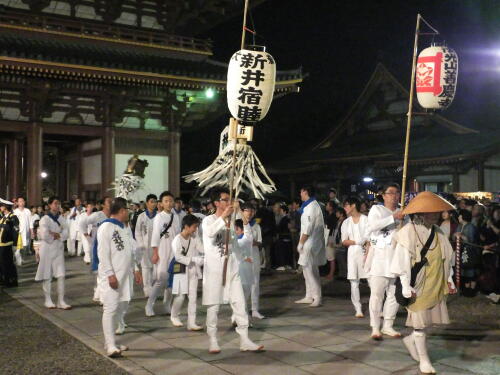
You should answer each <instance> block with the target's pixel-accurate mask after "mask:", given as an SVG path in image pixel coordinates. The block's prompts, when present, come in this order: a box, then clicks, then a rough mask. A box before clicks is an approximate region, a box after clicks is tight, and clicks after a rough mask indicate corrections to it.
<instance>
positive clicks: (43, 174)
mask: <svg viewBox="0 0 500 375" xmlns="http://www.w3.org/2000/svg"><path fill="white" fill-rule="evenodd" d="M47 176H48V174H47V172H42V173H40V177H41V178H47Z"/></svg>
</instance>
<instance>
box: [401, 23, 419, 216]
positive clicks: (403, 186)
mask: <svg viewBox="0 0 500 375" xmlns="http://www.w3.org/2000/svg"><path fill="white" fill-rule="evenodd" d="M421 18H422V16H420V14H417V27H416V28H415V42H414V44H413V61H412V66H411V80H410V82H411V84H410V101H409V103H408V114H407V116H408V120H407V123H406V141H405V155H404V161H403V181H402V182H401V210H402V209H403V208H404V206H405V194H406V174H407V172H408V153H409V151H410V132H411V119H412V113H413V95H414V91H415V71H416V68H417V49H418V34H419V31H420V19H421Z"/></svg>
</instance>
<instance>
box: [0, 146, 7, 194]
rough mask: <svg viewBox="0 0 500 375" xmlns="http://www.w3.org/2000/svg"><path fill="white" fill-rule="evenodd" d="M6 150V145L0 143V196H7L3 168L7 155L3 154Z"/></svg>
mask: <svg viewBox="0 0 500 375" xmlns="http://www.w3.org/2000/svg"><path fill="white" fill-rule="evenodd" d="M6 151H7V145H6V144H3V143H0V197H1V198H4V199H6V198H7V175H6V172H7V169H6V168H5V163H6V162H7V157H6V155H5V153H6Z"/></svg>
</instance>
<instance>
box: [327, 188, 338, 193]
mask: <svg viewBox="0 0 500 375" xmlns="http://www.w3.org/2000/svg"><path fill="white" fill-rule="evenodd" d="M329 192H330V193H335V194H337V189H335V188H330V191H329Z"/></svg>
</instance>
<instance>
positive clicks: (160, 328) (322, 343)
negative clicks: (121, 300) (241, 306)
mask: <svg viewBox="0 0 500 375" xmlns="http://www.w3.org/2000/svg"><path fill="white" fill-rule="evenodd" d="M66 265H67V273H68V275H67V287H66V289H67V291H66V295H67V299H66V301H67V302H68V303H70V304H71V305H73V310H70V311H61V310H47V309H45V308H44V307H43V298H42V291H41V284H39V283H35V282H34V274H35V271H36V264H35V263H34V262H33V261H32V260H31V263H28V264H27V265H25V266H23V267H22V268H21V269H20V287H19V288H16V289H10V290H7V292H8V293H9V294H10V295H11V296H12V297H14V298H16V299H17V300H19V301H20V302H22V303H23V304H25V305H26V306H27V307H29V308H31V309H32V310H33V311H35V312H37V313H38V314H40V315H41V316H42V317H44V318H46V319H47V320H49V321H50V322H52V323H54V324H55V325H56V326H58V327H60V328H62V329H63V330H64V331H66V332H67V333H69V334H70V335H72V336H74V337H75V338H77V339H78V340H80V341H81V342H82V343H83V344H85V345H87V346H88V347H90V348H92V349H93V350H95V351H96V352H98V353H100V354H103V336H102V328H101V310H102V308H101V307H100V306H99V305H97V304H95V303H93V302H92V300H91V296H92V287H93V283H94V277H93V276H92V275H91V273H90V272H89V270H88V266H86V265H85V264H84V263H83V262H82V260H81V258H67V263H66ZM54 284H55V283H54ZM54 287H55V285H54ZM261 289H262V294H263V295H262V298H261V306H262V309H261V313H263V314H264V315H266V316H268V317H269V318H268V319H264V320H261V321H254V322H253V325H254V327H253V328H252V329H250V337H251V338H252V339H253V340H254V341H256V342H259V343H262V344H263V345H265V349H266V351H265V352H264V353H260V354H256V353H241V352H240V351H239V349H238V348H239V340H238V337H237V334H236V333H235V332H234V330H233V329H232V328H231V327H230V321H229V320H230V319H229V317H230V309H229V307H224V308H222V309H221V313H220V316H219V322H220V330H219V343H220V345H221V348H222V353H220V354H218V355H210V354H208V352H207V347H208V338H207V336H206V333H204V332H201V333H200V332H188V331H186V330H185V329H183V328H174V327H172V324H171V323H170V320H169V319H168V317H167V316H165V315H160V314H158V311H157V316H155V317H152V318H147V317H145V316H144V304H145V298H144V297H143V295H142V291H140V290H137V292H136V297H135V298H134V299H133V301H132V302H131V304H130V308H129V312H128V314H127V316H126V321H127V324H128V329H127V330H126V333H125V334H124V335H123V336H119V337H118V341H119V342H120V343H123V344H126V345H128V346H129V347H130V351H128V352H125V353H124V358H121V359H116V360H111V359H109V360H110V361H113V362H114V363H115V364H116V365H118V366H120V367H121V368H122V369H124V370H126V371H128V372H129V373H130V374H134V375H143V374H168V375H176V374H203V375H212V374H213V375H218V374H238V375H245V374H252V375H260V374H262V375H285V374H286V375H295V374H317V375H321V374H329V375H330V374H342V375H384V374H396V375H407V374H418V373H419V371H418V367H417V365H416V363H415V362H414V361H413V360H412V359H411V358H410V356H409V355H408V354H407V352H406V350H405V348H404V346H403V343H402V342H401V340H400V339H385V340H384V341H382V342H374V341H372V340H370V338H369V334H370V328H369V320H368V318H364V319H355V318H354V316H353V309H352V306H351V302H350V298H349V294H348V293H349V285H348V283H347V282H345V281H334V282H333V283H328V284H327V285H324V293H325V298H324V305H323V307H321V308H317V309H311V308H309V307H307V306H298V305H296V304H294V303H293V301H294V300H295V299H298V298H301V297H303V293H304V291H303V279H302V277H301V275H296V274H291V273H277V274H274V275H272V276H265V277H263V278H262V283H261ZM368 292H369V290H368V287H367V286H366V285H362V298H363V300H364V301H365V302H367V300H368V298H367V297H368ZM157 305H159V306H157V307H161V306H160V305H161V303H160V302H159V303H158V304H157ZM364 307H365V309H366V307H367V306H366V303H365V306H364ZM449 307H450V312H451V315H452V316H451V317H452V320H454V323H453V324H452V325H450V326H447V327H443V328H435V329H433V330H432V332H431V335H430V337H429V349H430V350H429V352H430V356H431V359H432V361H433V363H434V365H435V367H436V370H437V371H438V373H439V374H447V375H459V374H495V375H497V374H500V349H499V348H500V324H499V316H500V314H499V309H500V307H499V306H498V305H491V304H489V303H488V301H487V300H486V299H485V298H484V297H481V296H478V297H476V298H472V299H466V298H464V297H453V298H452V299H451V300H450V302H449ZM185 308H186V306H184V315H183V316H182V319H183V321H184V322H185V320H186V315H185ZM405 315H406V314H405V313H404V312H403V311H402V310H401V311H400V314H399V315H398V319H397V327H399V328H401V329H402V331H403V332H405V333H406V332H408V330H407V329H405V328H403V326H404V319H405ZM204 319H205V309H204V308H203V307H200V308H199V314H198V323H199V324H201V323H203V322H204ZM459 320H460V321H459ZM33 339H34V340H42V339H43V338H33ZM77 373H78V372H73V374H77ZM104 373H106V372H103V374H104Z"/></svg>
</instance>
